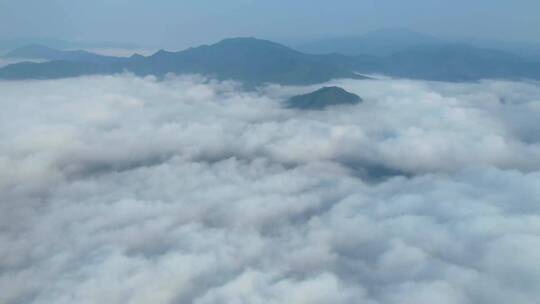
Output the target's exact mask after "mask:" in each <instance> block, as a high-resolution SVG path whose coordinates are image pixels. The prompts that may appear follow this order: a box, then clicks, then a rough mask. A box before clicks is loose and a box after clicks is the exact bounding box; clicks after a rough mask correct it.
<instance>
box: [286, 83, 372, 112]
mask: <svg viewBox="0 0 540 304" xmlns="http://www.w3.org/2000/svg"><path fill="white" fill-rule="evenodd" d="M360 102H362V98H360V96H358V95H356V94H353V93H350V92H347V91H346V90H345V89H343V88H341V87H336V86H331V87H322V88H320V89H318V90H316V91H314V92H311V93H308V94H304V95H297V96H294V97H292V98H290V99H289V100H288V102H287V105H288V107H289V108H295V109H302V110H324V109H325V108H326V107H329V106H336V105H353V104H357V103H360Z"/></svg>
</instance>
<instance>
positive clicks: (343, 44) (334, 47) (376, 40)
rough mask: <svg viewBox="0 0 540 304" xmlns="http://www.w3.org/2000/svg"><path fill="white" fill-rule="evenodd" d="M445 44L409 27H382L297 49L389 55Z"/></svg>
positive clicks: (299, 46) (301, 46)
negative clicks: (410, 49) (359, 34)
mask: <svg viewBox="0 0 540 304" xmlns="http://www.w3.org/2000/svg"><path fill="white" fill-rule="evenodd" d="M440 44H445V42H444V41H443V40H441V39H439V38H436V37H434V36H431V35H426V34H421V33H417V32H413V31H410V30H408V29H381V30H378V31H373V32H369V33H367V34H364V35H362V36H352V37H335V38H328V39H321V40H316V41H311V42H308V43H304V44H301V45H298V46H297V47H296V49H298V50H300V51H302V52H306V53H309V54H330V53H339V54H343V55H349V56H355V55H373V56H389V55H392V54H393V53H395V52H399V51H403V50H406V49H408V48H411V47H416V46H434V45H440Z"/></svg>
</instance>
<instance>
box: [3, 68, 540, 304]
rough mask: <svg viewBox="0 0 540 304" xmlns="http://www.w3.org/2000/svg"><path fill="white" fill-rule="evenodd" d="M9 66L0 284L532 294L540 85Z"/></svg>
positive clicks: (534, 299) (422, 302)
mask: <svg viewBox="0 0 540 304" xmlns="http://www.w3.org/2000/svg"><path fill="white" fill-rule="evenodd" d="M331 84H332V85H340V86H342V87H343V88H345V89H347V90H349V91H351V92H353V93H356V94H358V95H360V96H361V97H362V98H363V99H364V100H365V101H364V102H363V103H361V104H358V105H355V106H337V107H332V108H329V109H327V110H325V111H301V110H292V109H287V108H284V107H283V106H282V103H283V101H284V100H286V99H287V98H288V97H290V96H292V95H295V94H299V93H305V92H309V91H312V90H315V89H317V88H319V86H310V87H283V86H277V85H269V86H265V87H262V88H259V89H258V90H256V91H246V90H243V89H242V87H241V86H240V85H238V84H235V83H232V82H217V81H212V80H208V79H205V78H202V77H196V76H193V77H169V78H167V79H165V80H163V81H158V80H156V79H154V78H152V77H147V78H138V77H135V76H132V75H119V76H99V77H83V78H76V79H66V80H51V81H16V82H0V108H1V109H2V110H1V111H0V291H1V292H0V303H6V304H15V303H17V304H19V303H21V304H22V303H36V304H37V303H39V304H42V303H56V304H64V303H65V304H68V303H69V304H72V303H83V304H84V303H137V304H138V303H141V304H148V303H179V304H183V303H195V304H244V303H246V304H248V303H249V304H258V303H260V304H266V303H275V304H278V303H295V304H326V303H329V304H330V303H331V304H348V303H366V304H432V303H437V304H468V303H470V304H508V303H520V304H536V303H538V299H540V288H538V287H539V286H540V262H539V261H540V123H539V118H540V84H538V83H534V82H530V83H528V82H505V81H482V82H478V83H468V84H450V83H435V82H433V83H431V82H420V81H408V80H395V79H379V80H373V81H371V80H370V81H353V80H340V81H334V82H332V83H331Z"/></svg>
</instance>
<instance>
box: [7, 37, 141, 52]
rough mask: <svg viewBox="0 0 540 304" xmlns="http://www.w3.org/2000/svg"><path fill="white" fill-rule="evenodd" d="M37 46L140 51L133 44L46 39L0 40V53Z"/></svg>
mask: <svg viewBox="0 0 540 304" xmlns="http://www.w3.org/2000/svg"><path fill="white" fill-rule="evenodd" d="M31 44H37V45H42V46H46V47H50V48H54V49H59V50H67V49H88V48H90V49H141V48H142V47H141V46H140V45H138V44H135V43H124V42H106V41H104V42H82V41H68V40H61V39H48V38H18V39H2V40H0V53H5V51H6V50H7V51H10V50H13V49H16V48H20V47H23V46H27V45H31Z"/></svg>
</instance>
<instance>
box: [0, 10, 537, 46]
mask: <svg viewBox="0 0 540 304" xmlns="http://www.w3.org/2000/svg"><path fill="white" fill-rule="evenodd" d="M538 12H540V1H538V0H511V1H510V0H475V1H468V0H452V1H448V0H408V1H403V0H336V1H328V0H294V1H291V0H272V1H268V0H267V1H261V0H228V1H216V0H214V1H209V0H196V1H195V0H193V1H185V0H153V1H150V0H92V1H82V0H0V39H6V38H17V37H47V38H62V39H71V40H84V41H123V42H138V43H140V44H144V45H152V46H165V47H184V46H191V45H194V44H199V43H205V42H212V41H215V40H218V39H220V38H223V37H231V36H257V37H261V38H270V39H281V40H287V39H301V38H306V37H308V38H309V37H327V36H336V35H354V34H361V33H364V32H367V31H371V30H375V29H379V28H389V27H407V28H410V29H413V30H416V31H421V32H426V33H431V34H435V35H452V36H473V37H478V38H489V39H499V40H515V41H530V42H540V18H538Z"/></svg>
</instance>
